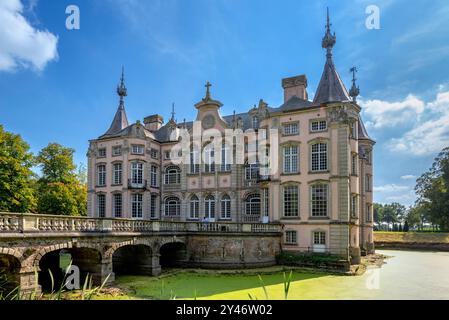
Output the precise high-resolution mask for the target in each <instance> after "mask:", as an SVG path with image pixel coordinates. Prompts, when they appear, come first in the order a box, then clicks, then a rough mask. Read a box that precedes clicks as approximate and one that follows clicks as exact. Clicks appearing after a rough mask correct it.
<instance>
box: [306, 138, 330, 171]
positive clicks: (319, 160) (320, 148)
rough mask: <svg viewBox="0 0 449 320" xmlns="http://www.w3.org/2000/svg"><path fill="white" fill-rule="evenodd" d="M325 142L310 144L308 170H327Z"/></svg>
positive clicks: (327, 160)
mask: <svg viewBox="0 0 449 320" xmlns="http://www.w3.org/2000/svg"><path fill="white" fill-rule="evenodd" d="M328 151H329V148H328V144H327V142H316V143H312V144H311V145H310V171H311V172H323V171H328V168H329V164H328V162H329V156H328Z"/></svg>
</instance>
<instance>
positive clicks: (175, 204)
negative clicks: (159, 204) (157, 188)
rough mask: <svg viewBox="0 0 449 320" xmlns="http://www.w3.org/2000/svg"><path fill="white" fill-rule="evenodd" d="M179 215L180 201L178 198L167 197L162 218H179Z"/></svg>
mask: <svg viewBox="0 0 449 320" xmlns="http://www.w3.org/2000/svg"><path fill="white" fill-rule="evenodd" d="M180 214H181V201H180V200H179V198H178V197H168V198H166V199H165V200H164V216H165V217H179V216H180Z"/></svg>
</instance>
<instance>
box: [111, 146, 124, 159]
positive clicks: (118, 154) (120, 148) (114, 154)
mask: <svg viewBox="0 0 449 320" xmlns="http://www.w3.org/2000/svg"><path fill="white" fill-rule="evenodd" d="M117 150H118V152H117ZM121 155H122V146H114V147H112V156H113V157H118V156H121Z"/></svg>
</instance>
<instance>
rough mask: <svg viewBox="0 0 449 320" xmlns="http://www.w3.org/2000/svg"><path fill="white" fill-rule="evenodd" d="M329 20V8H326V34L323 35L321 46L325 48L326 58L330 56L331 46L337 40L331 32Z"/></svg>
mask: <svg viewBox="0 0 449 320" xmlns="http://www.w3.org/2000/svg"><path fill="white" fill-rule="evenodd" d="M331 26H332V24H331V22H330V17H329V8H327V22H326V34H325V35H324V38H323V41H322V46H323V48H324V49H326V50H327V54H326V57H327V58H328V59H331V58H332V48H333V47H334V45H335V43H336V42H337V37H336V36H335V32H334V34H332V32H331Z"/></svg>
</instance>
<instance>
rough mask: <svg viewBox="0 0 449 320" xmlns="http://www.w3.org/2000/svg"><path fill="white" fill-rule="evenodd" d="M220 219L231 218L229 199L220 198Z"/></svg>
mask: <svg viewBox="0 0 449 320" xmlns="http://www.w3.org/2000/svg"><path fill="white" fill-rule="evenodd" d="M221 219H231V199H230V198H227V197H226V198H224V199H221Z"/></svg>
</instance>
